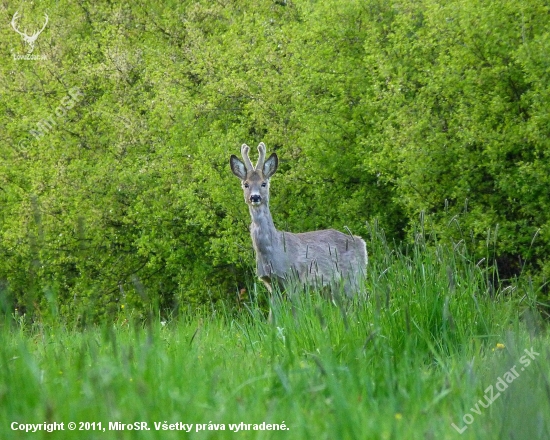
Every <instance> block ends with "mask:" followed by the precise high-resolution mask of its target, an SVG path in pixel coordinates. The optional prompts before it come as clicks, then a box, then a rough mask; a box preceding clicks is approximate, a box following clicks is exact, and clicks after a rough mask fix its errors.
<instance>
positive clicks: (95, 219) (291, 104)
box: [0, 0, 550, 319]
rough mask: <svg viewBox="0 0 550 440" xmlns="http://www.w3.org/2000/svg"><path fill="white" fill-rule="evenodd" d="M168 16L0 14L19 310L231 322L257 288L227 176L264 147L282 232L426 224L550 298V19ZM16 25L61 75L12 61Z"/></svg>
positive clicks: (3, 199)
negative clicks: (243, 297) (41, 130)
mask: <svg viewBox="0 0 550 440" xmlns="http://www.w3.org/2000/svg"><path fill="white" fill-rule="evenodd" d="M158 3H160V2H148V1H135V2H129V3H127V4H116V3H113V2H93V1H86V0H80V1H78V2H69V1H62V0H60V1H54V0H48V1H43V2H40V3H30V2H27V3H18V4H15V3H13V2H2V3H0V17H2V23H4V24H3V25H2V26H1V27H0V56H1V58H2V62H1V63H0V115H1V119H0V290H1V292H2V295H0V296H1V298H2V306H3V307H5V308H9V307H13V306H14V305H15V306H17V307H20V308H21V309H25V310H26V311H27V313H29V314H35V315H46V314H48V313H52V310H51V309H52V307H56V308H57V307H59V310H56V311H55V312H56V313H61V314H63V315H65V316H67V317H75V318H78V319H80V318H82V317H83V313H84V312H83V311H90V310H92V311H93V313H94V314H103V313H107V314H109V313H111V312H115V311H116V310H118V309H119V308H120V307H121V305H124V304H130V305H132V306H133V307H136V308H137V309H140V310H146V309H147V308H148V307H149V306H150V304H151V303H156V304H157V305H158V306H159V307H160V309H161V310H163V311H164V312H168V311H171V310H172V311H173V310H174V309H177V308H178V307H180V306H182V305H185V306H192V307H194V306H197V305H200V304H206V303H209V302H211V301H218V300H226V301H228V302H229V303H231V302H232V301H234V300H235V298H236V293H237V292H238V291H239V289H240V288H242V287H245V286H248V285H250V282H251V280H252V279H253V277H254V275H253V252H252V246H251V242H250V238H249V236H248V223H249V219H248V212H247V211H248V210H247V209H246V207H245V205H244V203H243V200H242V195H241V190H240V188H239V185H238V182H237V181H236V179H235V177H234V176H232V174H231V173H230V170H229V166H228V159H229V155H230V154H235V153H237V152H238V151H239V146H240V145H241V144H242V143H243V142H246V143H248V144H249V145H256V144H257V143H259V142H260V141H263V142H265V143H266V145H267V147H268V150H269V151H275V152H277V154H278V155H279V157H280V162H281V163H280V171H279V172H278V173H277V174H276V175H275V177H274V178H273V184H272V197H271V209H272V212H273V213H274V219H275V223H276V226H277V227H278V228H280V229H286V230H291V231H293V232H300V231H306V230H312V229H318V228H328V227H334V228H337V229H344V227H345V226H347V227H349V228H350V229H351V230H352V231H353V232H354V233H356V234H359V235H365V234H367V231H368V224H372V223H373V222H376V223H378V224H379V225H380V226H381V227H383V228H384V230H385V231H386V235H387V236H388V237H390V238H392V239H394V240H396V241H397V242H399V241H401V240H414V238H415V231H417V230H418V226H419V224H420V227H422V228H425V229H426V230H429V231H430V232H431V233H432V237H433V239H434V240H435V241H441V240H444V241H450V242H452V243H458V242H460V241H465V242H467V243H468V246H469V248H470V250H471V252H472V258H475V259H476V261H477V260H482V259H483V258H485V260H483V261H485V262H486V263H487V262H494V263H495V264H496V268H497V269H498V273H499V276H500V279H506V278H510V277H514V276H516V275H518V274H520V273H522V272H523V273H528V274H529V275H530V276H532V277H533V279H534V280H535V281H536V282H538V283H544V282H545V280H546V278H547V277H548V275H549V274H550V258H549V257H548V255H550V190H549V189H550V185H549V184H550V177H549V175H550V157H549V156H550V145H549V132H550V106H549V102H550V61H549V60H550V57H549V56H548V55H549V53H550V34H549V28H548V22H549V19H550V14H549V13H550V5H549V4H548V1H545V0H526V1H522V2H519V3H518V2H512V1H508V0H495V1H492V2H484V1H480V0H461V1H458V0H449V1H445V2H439V1H434V0H420V1H415V2H409V1H403V2H400V1H392V2H387V1H378V0H369V1H367V2H364V1H345V2H342V1H336V0H328V1H324V2H316V1H303V0H299V1H285V0H277V1H267V0H264V1H262V0H242V1H229V0H220V1H217V2H211V1H206V0H204V1H166V2H162V4H158ZM16 11H19V13H20V15H21V18H20V19H19V28H20V29H25V28H26V29H28V32H29V33H30V32H32V31H33V29H38V28H39V27H40V26H41V24H42V23H43V14H44V13H47V14H48V15H49V17H50V21H49V23H48V26H47V27H46V29H45V30H44V32H43V33H42V34H41V35H40V36H39V37H38V39H37V42H36V48H35V50H34V54H36V55H40V56H45V58H46V59H44V60H19V59H15V58H16V57H15V55H16V54H24V53H25V51H26V49H27V47H26V46H25V45H24V44H23V41H22V39H21V37H20V36H19V35H17V34H16V33H15V32H14V31H13V29H12V28H11V26H10V25H9V23H10V21H11V20H12V17H13V15H14V14H15V12H16ZM75 87H76V88H78V89H79V90H80V92H81V93H82V99H81V100H80V101H79V102H78V103H77V104H76V105H75V106H74V108H72V109H70V110H69V111H68V112H67V114H66V116H64V117H57V116H55V110H56V108H57V107H58V106H60V103H61V102H63V101H62V100H63V99H64V97H66V96H67V95H68V93H69V90H70V89H72V88H75ZM52 115H53V116H52ZM49 117H52V118H53V119H54V120H55V125H53V126H52V128H51V129H50V130H48V131H47V132H46V133H45V134H44V135H43V136H42V137H41V138H40V139H35V137H34V136H32V135H31V134H30V131H31V130H35V129H36V126H37V124H38V123H40V121H42V120H44V119H47V118H49ZM480 264H481V263H480ZM541 292H542V293H541V295H547V293H544V292H545V290H544V289H543V290H541Z"/></svg>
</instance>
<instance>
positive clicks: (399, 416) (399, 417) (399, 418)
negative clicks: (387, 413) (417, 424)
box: [395, 413, 403, 420]
mask: <svg viewBox="0 0 550 440" xmlns="http://www.w3.org/2000/svg"><path fill="white" fill-rule="evenodd" d="M402 418H403V414H401V413H395V420H401V419H402Z"/></svg>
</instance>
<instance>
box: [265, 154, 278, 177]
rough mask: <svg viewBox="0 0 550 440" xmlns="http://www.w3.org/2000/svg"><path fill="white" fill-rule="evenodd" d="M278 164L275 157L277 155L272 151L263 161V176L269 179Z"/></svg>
mask: <svg viewBox="0 0 550 440" xmlns="http://www.w3.org/2000/svg"><path fill="white" fill-rule="evenodd" d="M278 166H279V159H278V158H277V155H276V154H275V153H272V154H271V156H269V159H267V160H266V161H265V163H264V168H263V170H262V171H263V173H264V177H265V178H266V179H269V178H270V177H271V176H273V174H275V171H277V167H278Z"/></svg>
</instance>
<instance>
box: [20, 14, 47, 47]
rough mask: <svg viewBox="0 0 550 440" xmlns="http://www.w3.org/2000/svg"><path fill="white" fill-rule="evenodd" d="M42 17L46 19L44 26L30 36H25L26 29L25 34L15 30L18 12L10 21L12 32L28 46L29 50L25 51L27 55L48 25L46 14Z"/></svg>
mask: <svg viewBox="0 0 550 440" xmlns="http://www.w3.org/2000/svg"><path fill="white" fill-rule="evenodd" d="M44 17H45V18H46V22H45V23H44V26H42V29H40V30H38V31H36V32H35V33H34V34H32V35H27V29H25V32H21V31H20V30H19V29H17V19H18V18H19V12H16V13H15V14H14V15H13V18H12V19H11V27H12V28H13V30H14V31H15V32H17V33H18V34H19V35H21V36H22V37H23V41H24V42H25V44H26V45H28V46H29V48H28V49H27V53H28V54H31V53H32V51H33V50H34V43H35V42H36V39H37V38H38V36H39V35H40V34H41V33H42V31H43V30H44V29H45V28H46V25H47V24H48V14H44Z"/></svg>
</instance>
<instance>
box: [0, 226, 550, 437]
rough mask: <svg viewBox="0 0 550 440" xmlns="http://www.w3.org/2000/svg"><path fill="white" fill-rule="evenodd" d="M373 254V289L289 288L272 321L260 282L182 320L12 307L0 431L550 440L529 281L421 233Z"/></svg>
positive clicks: (545, 367)
mask: <svg viewBox="0 0 550 440" xmlns="http://www.w3.org/2000/svg"><path fill="white" fill-rule="evenodd" d="M427 242H429V244H428V243H427ZM368 249H369V268H368V280H367V283H368V298H366V299H365V298H356V299H355V300H354V301H353V302H352V303H348V302H344V301H339V300H335V301H328V300H326V299H323V298H321V297H320V295H318V294H317V293H316V292H309V293H307V294H301V295H297V294H296V293H292V292H287V293H286V294H285V295H284V298H282V299H276V300H274V302H273V304H272V307H273V315H274V319H273V322H272V323H268V321H267V319H266V307H265V304H264V302H263V298H264V297H263V291H261V290H260V287H259V286H256V285H254V284H252V285H251V286H249V289H248V291H247V296H248V298H247V299H246V301H244V302H243V303H242V304H241V308H240V310H239V309H231V308H229V307H224V306H223V305H220V304H217V305H212V306H209V307H207V308H205V309H204V310H202V311H197V310H193V311H192V310H191V309H189V310H187V311H185V310H181V311H180V313H179V314H178V316H172V317H171V318H170V319H168V318H166V317H161V316H160V315H158V313H157V312H156V311H155V310H152V311H151V316H150V319H148V320H145V321H142V320H138V319H136V318H135V316H133V312H132V310H130V309H129V307H124V308H123V307H121V310H120V313H119V316H118V317H117V319H116V320H115V322H110V323H105V324H103V325H88V326H86V327H85V328H77V327H76V326H71V325H69V324H67V323H64V322H63V320H62V319H58V320H52V321H50V322H39V321H35V322H29V321H28V320H27V318H26V317H25V316H22V315H18V314H17V312H15V313H13V314H12V315H11V316H5V317H4V318H3V320H2V328H1V331H0V339H1V340H0V364H1V368H0V403H1V404H0V438H2V439H12V438H13V439H20V438H28V439H57V438H59V439H61V438H63V439H71V438H78V439H88V438H89V439H103V438H104V439H110V438H113V439H115V438H116V439H130V438H132V439H133V438H137V439H141V438H143V439H149V438H159V439H160V438H162V439H172V438H173V439H175V438H196V439H206V438H216V439H217V438H235V439H236V438H246V439H248V438H254V439H256V438H258V439H267V438H288V439H290V438H292V439H302V438H304V439H309V438H316V439H419V438H425V439H457V438H461V439H543V438H549V437H550V417H549V414H550V367H549V360H550V348H549V344H548V342H549V338H548V335H547V328H546V322H545V321H544V319H543V318H542V317H541V313H540V311H541V310H543V311H544V309H541V307H542V306H541V305H540V304H537V303H536V299H535V298H536V296H537V292H536V290H535V288H534V287H533V286H532V285H531V284H530V283H529V282H528V279H523V278H519V279H517V280H513V281H510V282H504V281H503V280H498V279H496V278H495V272H494V270H493V268H492V267H491V265H490V264H487V262H486V261H481V262H478V261H472V260H471V259H470V257H469V256H468V253H467V249H466V247H465V245H464V243H458V244H455V245H453V246H451V245H446V244H441V243H437V242H436V241H434V240H433V239H432V240H429V237H425V236H424V235H423V234H418V235H417V240H416V242H415V243H414V244H411V245H409V246H397V245H395V244H389V243H387V241H386V240H385V238H384V236H383V233H381V232H380V231H377V230H374V229H373V230H371V234H370V238H369V240H368ZM14 422H15V423H14ZM54 422H56V423H58V424H59V423H63V428H64V430H63V431H53V432H47V430H48V429H52V426H53V425H51V424H52V423H54ZM69 422H74V423H75V424H76V425H75V426H76V429H75V430H74V431H71V430H69ZM117 422H118V424H117ZM142 422H145V423H146V425H144V424H142ZM26 424H29V425H31V424H34V425H35V426H29V427H28V429H31V431H32V430H35V429H38V430H37V431H36V432H25V429H27V427H26ZM128 425H130V426H128ZM57 427H58V428H59V425H57ZM14 428H17V429H14ZM122 428H124V429H122ZM145 428H148V429H145ZM45 430H46V431H45Z"/></svg>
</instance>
